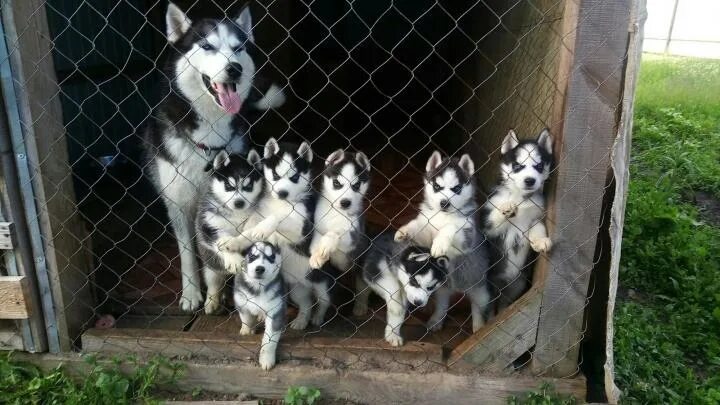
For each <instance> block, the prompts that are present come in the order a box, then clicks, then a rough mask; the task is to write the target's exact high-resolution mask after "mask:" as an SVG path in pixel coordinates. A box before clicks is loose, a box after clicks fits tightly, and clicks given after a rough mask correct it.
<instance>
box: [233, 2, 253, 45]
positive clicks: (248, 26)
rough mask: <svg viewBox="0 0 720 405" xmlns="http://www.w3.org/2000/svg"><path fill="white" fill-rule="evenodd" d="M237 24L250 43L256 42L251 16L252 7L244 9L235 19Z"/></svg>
mask: <svg viewBox="0 0 720 405" xmlns="http://www.w3.org/2000/svg"><path fill="white" fill-rule="evenodd" d="M235 24H237V25H238V27H240V29H241V30H242V31H243V32H244V33H245V35H247V37H248V41H250V42H255V36H254V35H253V32H252V28H253V27H252V15H250V6H249V5H247V6H245V7H243V9H242V11H240V14H238V16H237V17H235Z"/></svg>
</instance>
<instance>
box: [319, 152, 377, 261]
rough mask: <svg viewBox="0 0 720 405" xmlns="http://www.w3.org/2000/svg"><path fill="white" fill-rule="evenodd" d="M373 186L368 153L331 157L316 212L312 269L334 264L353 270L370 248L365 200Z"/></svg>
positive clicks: (332, 155) (345, 153)
mask: <svg viewBox="0 0 720 405" xmlns="http://www.w3.org/2000/svg"><path fill="white" fill-rule="evenodd" d="M369 183H370V161H369V160H368V158H367V156H365V154H364V153H362V152H358V153H350V152H344V151H342V150H339V149H338V150H336V151H335V152H333V153H331V154H330V156H328V158H327V160H326V162H325V171H324V173H323V183H322V191H321V192H320V196H319V197H318V201H317V207H316V208H315V218H314V221H315V233H314V235H313V239H312V243H311V244H310V253H311V256H310V266H311V267H312V268H314V269H319V268H320V267H322V266H323V264H325V263H326V262H328V261H330V263H332V265H333V266H335V267H336V268H338V269H339V270H342V271H347V270H350V268H351V266H352V265H353V263H354V261H355V259H356V258H357V257H356V256H358V255H359V254H361V253H362V252H363V251H364V250H365V248H366V246H367V241H366V239H365V220H364V219H365V218H364V215H363V214H364V212H365V205H364V199H365V194H366V193H367V190H368V187H369Z"/></svg>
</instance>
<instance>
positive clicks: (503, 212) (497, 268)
mask: <svg viewBox="0 0 720 405" xmlns="http://www.w3.org/2000/svg"><path fill="white" fill-rule="evenodd" d="M500 151H501V164H500V175H501V182H500V184H499V185H498V186H497V187H496V188H495V189H494V191H493V192H492V193H491V194H490V196H489V198H488V201H487V202H486V203H485V204H484V205H483V207H482V218H483V222H484V225H483V228H484V231H485V234H486V235H487V237H488V238H489V240H490V242H491V243H490V245H491V246H492V250H493V255H492V259H491V260H492V269H491V271H490V281H491V282H492V284H493V286H494V288H495V289H497V290H498V292H499V294H500V295H499V299H498V302H497V310H498V311H499V310H502V309H504V308H505V307H507V306H508V305H510V304H511V303H512V302H513V301H515V300H516V299H517V298H518V297H520V295H522V294H523V292H524V291H525V290H526V288H527V285H528V279H529V277H530V274H529V268H528V264H530V263H532V261H533V259H534V256H535V255H534V254H531V253H533V252H531V249H532V250H533V251H534V252H537V253H543V252H547V251H549V250H550V249H551V247H552V242H551V241H550V238H548V235H547V229H546V228H545V223H544V217H545V197H544V195H543V185H544V183H545V181H546V180H547V179H548V177H549V176H550V168H551V166H552V163H553V158H552V136H551V135H550V132H548V130H547V129H545V130H543V131H542V132H540V135H538V137H537V138H536V139H535V140H527V141H522V142H520V141H519V140H518V137H517V135H516V134H515V131H513V130H510V132H509V133H508V134H507V136H506V137H505V139H504V140H503V143H502V147H501V150H500Z"/></svg>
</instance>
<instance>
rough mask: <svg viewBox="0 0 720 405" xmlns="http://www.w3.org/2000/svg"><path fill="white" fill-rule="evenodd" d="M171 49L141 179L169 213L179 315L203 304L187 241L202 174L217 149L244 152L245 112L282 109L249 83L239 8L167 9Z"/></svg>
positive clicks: (245, 14)
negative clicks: (197, 14) (204, 15)
mask: <svg viewBox="0 0 720 405" xmlns="http://www.w3.org/2000/svg"><path fill="white" fill-rule="evenodd" d="M165 17H166V21H167V38H168V42H169V44H170V46H169V47H168V48H169V52H170V55H169V57H168V62H167V64H166V66H165V70H164V72H165V75H164V77H166V78H167V82H166V83H164V85H165V87H166V88H167V89H168V91H167V93H166V96H165V97H164V99H163V101H162V103H161V104H160V105H159V106H158V108H157V109H156V110H155V111H154V112H153V114H152V115H151V118H150V119H149V121H148V122H147V124H146V127H145V133H144V145H145V149H146V151H145V152H146V159H147V170H148V172H147V174H148V176H149V177H150V178H151V180H152V182H153V183H154V185H155V187H156V188H157V190H158V192H159V193H160V195H161V197H162V199H163V202H164V203H165V206H166V207H167V210H168V216H169V218H170V221H171V223H172V226H173V230H174V232H175V238H176V239H177V241H178V247H179V250H180V267H181V272H182V296H181V298H180V308H181V309H183V310H185V311H194V310H196V309H197V308H199V306H200V305H201V303H202V292H201V289H200V274H199V272H198V264H197V259H196V254H195V245H194V242H193V234H192V233H193V230H194V226H193V223H194V221H195V214H196V210H197V204H198V201H199V199H200V196H201V195H203V191H204V188H205V187H206V186H207V183H208V179H209V175H208V173H206V172H204V171H203V168H204V167H205V165H207V163H208V162H211V161H212V160H213V158H214V157H215V155H216V154H217V153H218V151H220V150H228V151H233V152H236V153H243V152H245V149H246V141H245V133H246V131H247V123H246V120H245V118H244V117H245V116H246V115H247V114H246V112H247V111H249V110H250V109H252V108H255V109H261V110H262V109H268V108H274V107H278V106H280V105H281V104H282V103H283V102H284V100H285V97H284V95H283V93H282V91H281V90H280V89H279V88H278V87H277V86H274V85H268V84H266V85H262V83H260V82H258V81H257V80H255V78H254V76H255V69H256V68H255V66H256V63H255V62H254V59H255V57H254V56H252V55H256V54H257V52H255V47H254V45H253V34H252V18H251V16H250V10H249V9H248V8H244V9H243V10H242V11H241V12H240V13H239V14H238V15H237V16H236V17H235V18H234V19H223V20H214V19H203V20H199V21H190V19H189V18H188V17H187V16H186V15H185V13H183V12H182V10H180V9H179V8H178V7H177V6H175V5H174V4H172V3H170V4H169V6H168V9H167V13H166V16H165Z"/></svg>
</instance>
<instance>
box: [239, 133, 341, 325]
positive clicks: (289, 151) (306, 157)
mask: <svg viewBox="0 0 720 405" xmlns="http://www.w3.org/2000/svg"><path fill="white" fill-rule="evenodd" d="M312 159H313V152H312V150H311V149H310V145H308V144H307V143H306V142H303V143H302V144H300V145H299V146H298V145H295V144H288V143H278V142H277V141H276V140H275V139H274V138H270V139H269V140H268V141H267V143H266V144H265V151H264V155H263V174H264V176H265V182H266V188H267V191H266V193H265V196H264V197H263V198H262V199H261V200H260V203H259V204H258V215H256V216H253V217H252V218H250V221H249V223H248V233H249V235H250V236H251V237H252V238H253V240H266V241H268V242H270V243H272V244H274V245H276V246H278V247H279V248H280V251H281V252H282V254H283V266H282V275H283V279H285V282H286V283H287V284H288V290H289V293H290V299H292V301H293V302H294V303H295V304H296V305H297V306H298V315H297V317H296V318H295V319H294V320H293V321H292V322H291V323H290V327H291V328H293V329H305V328H306V327H307V324H308V322H309V321H310V316H311V312H312V307H313V292H314V293H315V295H316V297H317V299H318V309H317V311H318V313H321V314H323V315H324V313H325V311H327V308H328V307H329V306H330V297H329V296H328V295H327V291H328V289H329V282H330V280H326V279H324V278H314V277H312V275H311V271H310V270H311V269H310V242H311V240H312V235H313V214H314V212H315V194H314V193H313V192H312V189H311V187H310V185H311V171H310V164H311V163H312ZM321 321H322V320H320V321H318V320H317V319H315V318H313V322H314V323H316V324H320V323H321Z"/></svg>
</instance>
